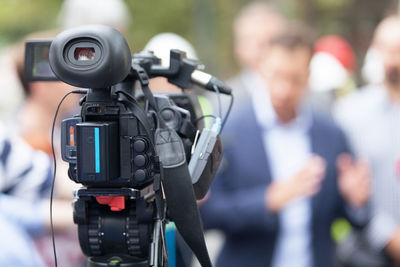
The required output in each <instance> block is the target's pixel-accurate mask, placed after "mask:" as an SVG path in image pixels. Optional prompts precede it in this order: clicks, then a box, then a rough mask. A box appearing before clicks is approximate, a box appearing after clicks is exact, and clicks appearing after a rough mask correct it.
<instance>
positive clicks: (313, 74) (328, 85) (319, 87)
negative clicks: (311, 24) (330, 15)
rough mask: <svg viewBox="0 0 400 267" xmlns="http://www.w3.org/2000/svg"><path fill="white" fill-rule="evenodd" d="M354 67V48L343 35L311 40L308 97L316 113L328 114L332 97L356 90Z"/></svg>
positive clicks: (330, 111) (342, 95)
mask: <svg viewBox="0 0 400 267" xmlns="http://www.w3.org/2000/svg"><path fill="white" fill-rule="evenodd" d="M355 69H356V57H355V54H354V50H353V48H352V47H351V45H350V44H349V43H348V42H347V41H346V40H345V39H344V38H343V37H341V36H338V35H327V36H323V37H321V38H319V39H318V40H317V41H316V42H315V46H314V55H313V57H312V59H311V64H310V80H309V86H310V92H309V93H310V96H309V99H310V101H311V105H312V107H313V108H314V109H315V111H316V112H320V113H323V114H325V115H327V116H329V117H331V116H332V114H331V113H332V108H333V105H334V103H335V102H336V100H337V99H340V98H342V97H344V96H346V95H348V94H349V93H351V92H353V91H354V90H355V89H356V84H355V81H354V77H353V74H354V72H355Z"/></svg>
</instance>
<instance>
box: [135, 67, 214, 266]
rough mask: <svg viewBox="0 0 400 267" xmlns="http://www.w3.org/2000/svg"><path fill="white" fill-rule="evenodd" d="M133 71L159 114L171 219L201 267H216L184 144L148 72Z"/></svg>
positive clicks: (160, 153)
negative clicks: (166, 117)
mask: <svg viewBox="0 0 400 267" xmlns="http://www.w3.org/2000/svg"><path fill="white" fill-rule="evenodd" d="M132 69H133V71H134V72H135V74H136V76H137V78H138V80H139V82H140V85H141V87H142V91H143V94H144V96H145V97H146V98H147V100H148V101H149V104H150V106H151V107H152V108H153V109H154V110H155V112H156V114H157V120H158V124H159V125H157V126H158V127H157V129H156V132H155V135H154V142H155V149H156V153H157V155H158V157H159V159H160V163H161V167H162V168H161V172H162V176H161V179H162V185H163V189H164V192H165V198H166V201H167V207H168V214H169V217H170V218H171V219H172V221H174V222H175V225H176V227H177V229H178V231H179V233H180V234H181V235H182V237H183V239H184V240H185V241H186V243H187V244H188V245H189V247H190V248H191V249H192V251H193V253H194V254H195V255H196V257H197V259H198V260H199V262H200V264H201V266H203V267H209V266H212V264H211V260H210V256H209V255H208V251H207V246H206V242H205V239H204V233H203V227H202V222H201V217H200V212H199V209H198V206H197V203H196V197H195V193H194V189H193V185H192V179H191V176H190V173H189V168H188V164H187V162H186V153H185V148H184V146H183V143H182V140H181V138H180V137H179V135H178V134H177V132H176V131H175V130H174V129H171V128H169V127H168V126H167V125H166V123H165V121H164V120H163V118H162V117H161V116H160V114H159V108H158V105H157V102H156V100H155V98H154V96H153V94H152V92H151V91H150V88H149V77H148V75H147V73H146V71H145V70H144V69H143V68H142V67H141V66H140V65H138V64H132Z"/></svg>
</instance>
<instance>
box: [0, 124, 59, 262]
mask: <svg viewBox="0 0 400 267" xmlns="http://www.w3.org/2000/svg"><path fill="white" fill-rule="evenodd" d="M50 164H51V161H50V159H49V157H48V156H47V155H46V154H45V153H43V152H40V151H35V150H33V149H32V148H31V147H30V146H29V145H28V144H27V143H25V142H24V141H23V140H22V139H21V138H19V137H18V136H16V135H15V133H12V132H9V131H7V130H6V128H5V127H4V126H3V125H0V236H1V238H0V265H1V266H9V267H14V266H15V267H28V266H35V267H36V266H37V267H42V266H45V265H44V262H43V260H42V259H41V257H40V255H39V253H38V251H37V249H36V247H35V244H34V242H33V239H34V238H36V237H38V236H41V235H43V234H45V233H46V232H47V231H46V228H47V229H48V227H49V218H48V213H49V205H48V204H49V203H48V199H49V196H50V187H51V181H52V177H53V173H52V169H51V166H50Z"/></svg>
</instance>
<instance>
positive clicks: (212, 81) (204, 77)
mask: <svg viewBox="0 0 400 267" xmlns="http://www.w3.org/2000/svg"><path fill="white" fill-rule="evenodd" d="M191 80H192V82H194V83H197V84H199V85H201V86H203V87H204V88H205V89H207V90H209V91H213V92H215V89H214V86H217V87H218V90H219V92H220V93H222V94H226V95H231V94H232V89H231V88H230V87H228V86H227V85H226V84H225V83H223V82H222V81H220V80H218V79H217V78H216V77H214V76H212V75H211V74H208V73H206V72H203V71H201V70H194V71H193V72H192V75H191Z"/></svg>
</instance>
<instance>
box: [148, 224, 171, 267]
mask: <svg viewBox="0 0 400 267" xmlns="http://www.w3.org/2000/svg"><path fill="white" fill-rule="evenodd" d="M163 227H164V226H163V223H162V221H161V220H159V219H158V220H157V221H156V222H155V224H154V230H153V242H152V243H151V249H150V266H152V267H168V255H167V250H166V247H165V240H164V238H165V236H164V233H163V232H164V231H163V229H164V228H163Z"/></svg>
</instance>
